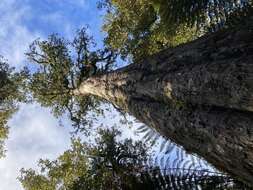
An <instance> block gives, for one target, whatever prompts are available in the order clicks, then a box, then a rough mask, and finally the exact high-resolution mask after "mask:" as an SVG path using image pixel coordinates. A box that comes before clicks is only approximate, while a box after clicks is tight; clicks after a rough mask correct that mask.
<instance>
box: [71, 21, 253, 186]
mask: <svg viewBox="0 0 253 190" xmlns="http://www.w3.org/2000/svg"><path fill="white" fill-rule="evenodd" d="M252 20H253V19H251V21H252ZM252 26H253V24H252V22H249V23H247V25H244V26H243V27H240V28H234V29H230V30H223V31H220V32H218V33H215V34H212V35H208V36H204V37H202V38H200V39H198V40H196V41H194V42H191V43H189V44H185V45H181V46H178V47H176V48H174V49H168V50H165V51H163V52H160V53H158V54H156V55H154V56H151V57H148V58H147V59H145V60H143V61H142V62H140V63H135V64H131V65H129V66H127V67H125V68H122V69H119V70H116V71H114V72H111V73H108V74H105V75H102V76H95V77H92V78H90V79H88V80H86V81H84V82H83V83H82V84H81V85H80V87H79V89H77V90H75V92H74V93H75V95H87V94H91V95H95V96H99V97H102V98H104V99H106V100H108V101H110V102H111V103H113V104H115V105H117V106H118V107H120V108H122V109H125V110H126V111H127V112H129V113H131V114H132V115H134V116H135V117H136V118H137V119H139V120H140V121H142V122H143V123H145V124H147V125H148V126H150V127H153V128H155V129H156V130H157V131H159V132H160V133H161V134H162V135H164V136H166V137H169V138H170V139H172V140H173V141H175V142H176V143H178V144H179V145H182V146H183V147H184V148H185V149H186V150H188V151H191V152H194V153H197V154H199V155H200V156H202V157H204V158H205V159H206V160H207V161H209V162H210V163H212V164H213V165H214V166H216V167H218V168H219V169H222V170H224V171H226V172H229V173H231V174H232V175H234V176H236V177H238V178H240V179H242V180H244V181H246V182H248V183H252V181H253V27H252Z"/></svg>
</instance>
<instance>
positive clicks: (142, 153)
mask: <svg viewBox="0 0 253 190" xmlns="http://www.w3.org/2000/svg"><path fill="white" fill-rule="evenodd" d="M98 134H99V136H98V137H97V138H96V140H95V144H93V145H92V144H89V143H81V141H80V139H73V140H72V147H71V149H70V150H68V151H66V152H64V154H63V155H61V156H60V157H59V158H58V159H57V160H55V161H49V160H40V162H39V165H40V168H41V173H40V174H38V173H36V172H35V171H34V170H32V169H29V170H24V169H22V170H21V177H20V181H21V182H22V185H23V187H24V188H25V189H27V190H38V189H40V190H43V189H45V190H48V189H57V188H60V189H104V188H106V189H119V188H120V186H122V185H131V184H128V182H129V180H130V179H132V178H133V176H135V175H136V174H137V173H138V172H140V171H142V170H143V169H144V168H143V167H144V166H143V163H145V162H146V160H147V149H146V147H145V146H144V145H143V144H142V143H141V142H133V141H132V140H131V139H126V140H124V141H119V140H118V138H119V135H120V132H119V131H118V130H116V129H112V130H100V131H99V132H98ZM81 187H82V188H81Z"/></svg>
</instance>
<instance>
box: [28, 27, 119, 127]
mask: <svg viewBox="0 0 253 190" xmlns="http://www.w3.org/2000/svg"><path fill="white" fill-rule="evenodd" d="M27 56H28V58H29V60H30V61H31V62H32V63H34V64H35V65H36V66H35V68H36V71H35V72H33V73H32V74H31V76H30V81H29V89H30V90H31V92H32V95H33V97H34V98H35V100H37V101H38V102H39V103H41V104H42V105H43V106H47V107H52V108H53V112H54V114H55V115H56V116H59V115H61V114H63V113H64V112H65V111H68V112H69V114H70V118H71V120H72V121H73V122H74V125H75V126H77V127H80V126H81V125H86V124H88V121H87V119H85V117H84V116H85V115H86V114H87V113H88V111H90V110H95V111H97V112H99V101H98V100H97V99H96V98H94V97H90V96H82V97H77V96H73V90H74V89H76V88H78V87H79V85H80V84H81V82H82V81H84V80H86V79H87V78H89V77H90V76H92V75H97V74H101V73H104V72H106V71H108V70H110V69H111V67H112V65H113V63H114V59H115V55H114V54H113V52H112V51H110V49H107V48H105V49H102V50H96V49H95V43H94V42H93V39H92V38H91V37H90V36H88V35H87V33H86V28H83V29H81V30H79V31H78V32H77V35H76V37H75V38H74V39H73V41H67V40H65V39H63V38H61V37H59V36H58V35H57V34H53V35H51V36H49V38H48V39H47V40H40V39H37V40H35V41H34V42H33V43H32V44H31V45H30V49H29V52H28V53H27Z"/></svg>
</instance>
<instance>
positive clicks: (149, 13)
mask: <svg viewBox="0 0 253 190" xmlns="http://www.w3.org/2000/svg"><path fill="white" fill-rule="evenodd" d="M251 6H252V2H251V0H242V1H233V0H221V1H217V0H213V1H210V0H192V1H189V0H128V1H125V0H101V1H100V4H99V7H100V8H105V10H106V11H107V13H106V14H105V22H104V25H103V29H104V31H106V32H107V37H106V39H105V44H106V45H107V46H108V47H110V48H112V49H114V50H115V51H118V52H119V53H120V54H121V56H122V57H123V58H126V57H130V58H132V59H133V60H134V61H135V60H138V59H143V58H145V57H146V56H148V55H150V54H154V53H156V52H158V51H160V50H162V49H165V48H168V47H173V46H177V45H179V44H182V43H186V42H189V41H191V40H193V39H196V38H197V37H199V36H200V35H202V34H204V33H206V32H208V31H209V30H216V29H217V28H220V27H222V26H224V25H225V23H226V22H227V20H229V18H230V17H233V18H235V17H237V16H239V15H241V13H242V14H246V12H247V11H246V9H247V8H249V7H251ZM232 13H233V14H232ZM234 13H235V14H234ZM230 20H231V19H230Z"/></svg>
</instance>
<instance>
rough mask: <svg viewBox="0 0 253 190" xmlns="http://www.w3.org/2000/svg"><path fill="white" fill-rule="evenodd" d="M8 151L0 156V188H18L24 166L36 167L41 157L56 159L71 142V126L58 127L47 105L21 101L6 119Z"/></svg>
mask: <svg viewBox="0 0 253 190" xmlns="http://www.w3.org/2000/svg"><path fill="white" fill-rule="evenodd" d="M9 125H10V126H11V129H10V134H9V138H8V140H7V142H6V146H7V149H8V150H7V153H6V157H5V158H4V159H1V160H0V179H1V183H0V190H7V189H8V190H21V189H22V187H21V184H20V183H19V182H18V180H17V177H18V176H19V175H20V173H19V170H20V169H21V168H22V167H24V168H26V169H28V168H36V164H37V161H38V160H39V159H40V158H49V159H55V158H56V157H57V156H58V155H60V154H61V153H63V151H64V150H66V149H67V148H68V147H69V145H70V135H69V132H70V129H69V128H67V127H60V126H59V124H58V121H57V120H56V119H55V118H54V117H53V116H52V115H51V114H50V113H49V110H48V109H42V108H41V107H40V106H38V105H36V104H33V105H22V106H21V108H20V110H19V111H18V113H17V114H15V116H14V117H13V118H12V119H11V121H10V122H9Z"/></svg>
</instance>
